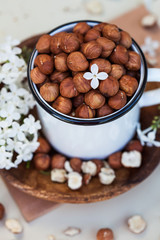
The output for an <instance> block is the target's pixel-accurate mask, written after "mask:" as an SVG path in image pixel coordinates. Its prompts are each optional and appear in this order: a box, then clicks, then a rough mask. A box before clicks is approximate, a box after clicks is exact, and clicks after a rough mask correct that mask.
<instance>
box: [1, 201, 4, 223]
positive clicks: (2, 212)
mask: <svg viewBox="0 0 160 240" xmlns="http://www.w3.org/2000/svg"><path fill="white" fill-rule="evenodd" d="M4 212H5V208H4V206H3V204H2V203H0V220H2V219H3V217H4Z"/></svg>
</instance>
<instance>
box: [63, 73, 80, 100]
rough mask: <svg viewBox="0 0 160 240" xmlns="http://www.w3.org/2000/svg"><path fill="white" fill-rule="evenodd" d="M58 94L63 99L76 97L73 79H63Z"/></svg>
mask: <svg viewBox="0 0 160 240" xmlns="http://www.w3.org/2000/svg"><path fill="white" fill-rule="evenodd" d="M60 94H61V95H62V96H63V97H67V98H72V97H76V96H77V95H78V91H77V89H76V87H75V84H74V82H73V79H72V78H71V77H68V78H65V79H64V80H63V81H62V82H61V84H60Z"/></svg>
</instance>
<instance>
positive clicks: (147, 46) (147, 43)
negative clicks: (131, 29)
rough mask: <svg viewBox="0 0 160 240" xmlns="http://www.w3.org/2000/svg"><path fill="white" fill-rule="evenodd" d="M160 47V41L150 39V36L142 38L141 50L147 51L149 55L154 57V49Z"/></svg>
mask: <svg viewBox="0 0 160 240" xmlns="http://www.w3.org/2000/svg"><path fill="white" fill-rule="evenodd" d="M159 47H160V42H159V41H156V40H152V38H151V37H149V36H148V37H146V38H145V39H144V44H143V45H142V46H141V48H142V51H143V52H144V53H147V54H148V55H149V56H150V57H156V55H157V54H156V50H157V49H158V48H159Z"/></svg>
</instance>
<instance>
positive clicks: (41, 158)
mask: <svg viewBox="0 0 160 240" xmlns="http://www.w3.org/2000/svg"><path fill="white" fill-rule="evenodd" d="M33 162H34V165H35V168H36V169H38V170H47V169H48V168H49V166H50V162H51V159H50V156H49V155H48V154H46V153H36V154H35V156H34V158H33Z"/></svg>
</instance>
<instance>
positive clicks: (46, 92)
mask: <svg viewBox="0 0 160 240" xmlns="http://www.w3.org/2000/svg"><path fill="white" fill-rule="evenodd" d="M40 94H41V96H42V97H43V98H44V100H46V101H47V102H53V101H54V100H55V99H56V98H57V97H58V95H59V86H58V84H57V83H45V84H43V86H42V87H40Z"/></svg>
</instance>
